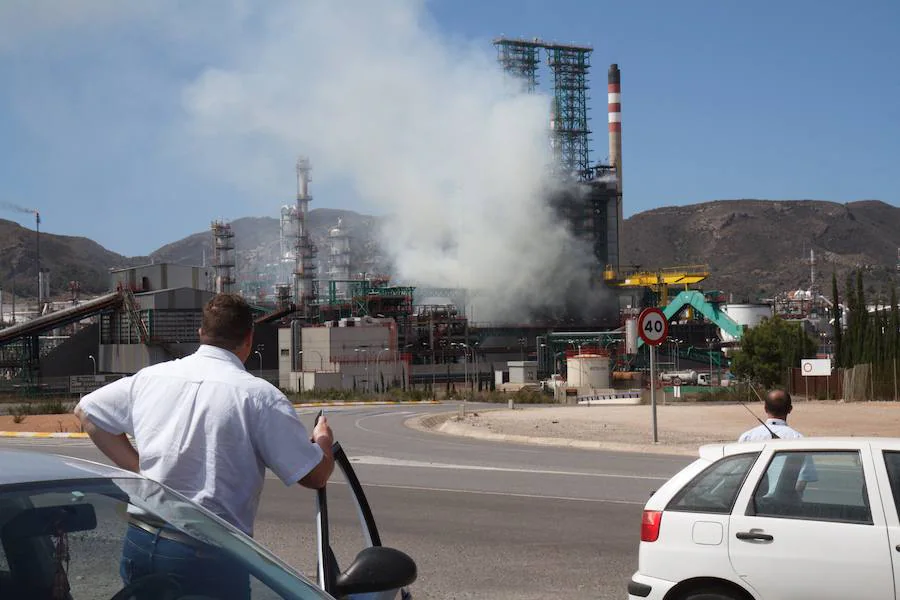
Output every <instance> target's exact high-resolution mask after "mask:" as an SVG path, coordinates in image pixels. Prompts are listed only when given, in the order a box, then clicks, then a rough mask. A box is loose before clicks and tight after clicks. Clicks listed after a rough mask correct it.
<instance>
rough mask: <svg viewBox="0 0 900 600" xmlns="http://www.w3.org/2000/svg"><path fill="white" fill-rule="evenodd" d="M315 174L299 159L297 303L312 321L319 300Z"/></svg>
mask: <svg viewBox="0 0 900 600" xmlns="http://www.w3.org/2000/svg"><path fill="white" fill-rule="evenodd" d="M311 171H312V166H311V165H310V162H309V159H308V158H306V157H303V156H301V157H300V158H299V159H297V210H296V211H294V213H293V215H292V216H293V219H294V221H295V226H296V228H295V232H296V238H295V245H294V257H295V262H294V304H295V305H296V306H297V308H298V309H299V310H300V312H301V314H302V316H303V317H305V318H311V317H312V316H313V315H312V314H311V311H312V307H313V305H314V304H315V300H316V289H315V276H316V263H315V258H316V247H315V245H314V244H313V243H312V240H311V239H310V235H309V203H310V202H311V201H312V196H310V195H309V183H310V182H311V181H312V178H311V177H310V176H309V174H310V172H311Z"/></svg>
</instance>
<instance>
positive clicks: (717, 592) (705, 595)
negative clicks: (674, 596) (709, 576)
mask: <svg viewBox="0 0 900 600" xmlns="http://www.w3.org/2000/svg"><path fill="white" fill-rule="evenodd" d="M678 600H744V598H743V597H742V596H738V595H736V594H735V593H734V592H731V591H729V590H726V589H722V588H702V589H696V590H691V591H690V592H687V593H685V594H681V595H680V596H678Z"/></svg>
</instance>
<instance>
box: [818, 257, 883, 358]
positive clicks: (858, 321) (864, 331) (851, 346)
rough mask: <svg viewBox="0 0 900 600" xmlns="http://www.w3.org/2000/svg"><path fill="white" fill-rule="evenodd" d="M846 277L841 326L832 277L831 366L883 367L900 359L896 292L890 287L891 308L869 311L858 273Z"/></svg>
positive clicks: (860, 276)
mask: <svg viewBox="0 0 900 600" xmlns="http://www.w3.org/2000/svg"><path fill="white" fill-rule="evenodd" d="M853 280H854V277H853V274H851V275H850V276H848V277H847V282H846V286H845V290H844V305H845V306H846V308H847V322H846V323H844V322H843V319H844V315H843V314H842V313H843V310H842V309H841V297H840V296H839V295H838V283H837V276H836V275H834V274H833V273H832V275H831V297H832V298H831V301H832V307H831V318H832V320H833V324H834V363H835V366H836V367H853V366H855V365H860V364H872V365H875V366H876V367H877V366H883V365H885V364H890V363H892V362H893V361H895V360H897V359H898V358H900V333H898V332H900V311H898V309H897V289H896V288H895V287H894V286H891V300H890V306H876V307H875V310H874V311H873V312H869V310H868V307H867V305H866V294H865V290H864V289H863V278H862V273H861V272H858V271H857V272H856V277H855V280H856V281H855V285H854V281H853Z"/></svg>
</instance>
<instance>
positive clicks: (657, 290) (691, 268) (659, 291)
mask: <svg viewBox="0 0 900 600" xmlns="http://www.w3.org/2000/svg"><path fill="white" fill-rule="evenodd" d="M639 269H640V267H637V268H636V269H635V270H634V271H632V272H630V273H626V274H621V275H620V274H618V273H616V271H615V270H614V269H613V268H612V267H609V266H608V267H607V268H606V270H605V271H604V272H603V279H604V280H605V281H606V284H607V285H611V286H616V287H623V288H635V287H640V288H649V289H650V290H651V291H652V292H653V293H654V294H656V296H657V298H658V303H659V305H660V306H666V305H667V304H668V303H669V286H679V287H681V288H682V289H683V290H687V289H688V286H691V285H696V284H698V283H700V282H701V281H703V280H704V279H706V278H707V277H709V266H707V265H687V266H681V267H666V268H662V269H657V270H655V271H650V270H639Z"/></svg>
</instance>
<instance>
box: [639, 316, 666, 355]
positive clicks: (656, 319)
mask: <svg viewBox="0 0 900 600" xmlns="http://www.w3.org/2000/svg"><path fill="white" fill-rule="evenodd" d="M637 326H638V335H640V336H641V339H642V340H644V342H645V343H647V344H650V345H651V346H658V345H660V344H662V343H663V340H665V339H666V336H667V335H669V322H668V321H667V320H666V315H664V314H663V311H661V310H660V309H658V308H645V309H644V310H642V311H641V315H640V316H639V317H638V323H637Z"/></svg>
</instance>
